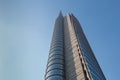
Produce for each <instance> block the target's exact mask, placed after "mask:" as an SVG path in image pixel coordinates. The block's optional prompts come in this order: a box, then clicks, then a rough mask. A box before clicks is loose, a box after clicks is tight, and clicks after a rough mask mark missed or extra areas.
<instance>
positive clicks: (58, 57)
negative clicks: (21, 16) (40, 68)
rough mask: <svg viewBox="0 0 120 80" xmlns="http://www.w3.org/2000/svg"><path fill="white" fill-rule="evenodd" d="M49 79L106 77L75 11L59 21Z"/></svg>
mask: <svg viewBox="0 0 120 80" xmlns="http://www.w3.org/2000/svg"><path fill="white" fill-rule="evenodd" d="M45 80H106V78H105V76H104V74H103V72H102V70H101V68H100V66H99V64H98V62H97V60H96V58H95V56H94V53H93V51H92V49H91V47H90V45H89V43H88V41H87V38H86V36H85V34H84V32H83V30H82V28H81V25H80V23H79V21H78V20H77V19H76V17H75V16H74V15H73V14H67V15H66V16H63V15H62V13H61V12H60V13H59V16H58V17H57V19H56V21H55V25H54V31H53V37H52V41H51V46H50V51H49V56H48V62H47V66H46V72H45Z"/></svg>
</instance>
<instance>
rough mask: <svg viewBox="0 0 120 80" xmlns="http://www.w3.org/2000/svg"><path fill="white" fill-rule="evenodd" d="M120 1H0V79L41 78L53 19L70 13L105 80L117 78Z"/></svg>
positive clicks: (117, 79)
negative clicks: (75, 19)
mask: <svg viewBox="0 0 120 80" xmlns="http://www.w3.org/2000/svg"><path fill="white" fill-rule="evenodd" d="M119 4H120V1H119V0H99V1H97V0H96V1H91V0H0V80H44V74H45V68H46V64H47V58H48V52H49V47H50V42H51V39H52V32H53V28H54V21H55V19H56V17H57V16H58V13H59V11H60V10H62V13H63V15H66V14H67V13H73V14H74V15H75V16H76V17H77V19H78V20H79V21H80V23H81V25H82V28H83V30H84V32H85V34H86V37H87V39H88V41H89V43H90V45H91V47H92V49H93V52H94V53H95V56H96V58H97V60H98V62H99V64H100V66H101V68H102V70H103V72H104V74H105V76H106V78H107V80H119V76H120V74H119V72H120V62H119V61H120V47H119V45H120V42H119V41H120V9H119V8H120V5H119Z"/></svg>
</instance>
